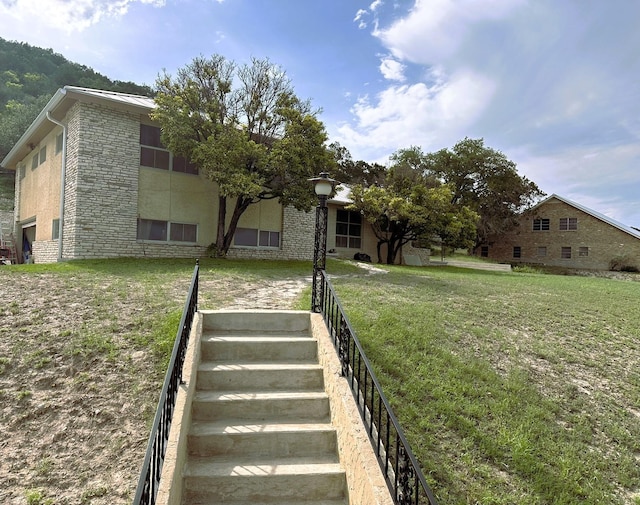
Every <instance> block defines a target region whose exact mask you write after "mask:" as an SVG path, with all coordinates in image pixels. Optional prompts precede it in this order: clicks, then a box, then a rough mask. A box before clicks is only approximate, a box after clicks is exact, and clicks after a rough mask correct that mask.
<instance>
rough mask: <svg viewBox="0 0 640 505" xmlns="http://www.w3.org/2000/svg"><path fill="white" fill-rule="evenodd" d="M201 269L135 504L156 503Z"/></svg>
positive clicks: (196, 272)
mask: <svg viewBox="0 0 640 505" xmlns="http://www.w3.org/2000/svg"><path fill="white" fill-rule="evenodd" d="M199 271H200V266H199V264H198V261H196V266H195V268H194V269H193V276H192V278H191V286H190V287H189V294H188V295H187V300H186V302H185V304H184V310H183V311H182V318H181V319H180V326H179V327H178V332H177V334H176V340H175V343H174V344H173V352H172V353H171V359H170V361H169V367H168V368H167V374H166V375H165V378H164V384H163V386H162V392H161V393H160V400H159V401H158V409H157V410H156V417H155V419H154V420H153V426H152V427H151V434H150V435H149V442H148V444H147V453H146V454H145V457H144V462H143V463H142V471H141V472H140V479H139V480H138V488H137V489H136V495H135V498H134V499H133V505H153V504H154V503H155V502H156V495H157V494H158V486H159V484H160V476H161V474H162V464H163V463H164V456H165V451H166V449H167V442H168V440H169V430H170V428H171V421H172V419H173V409H174V407H175V403H176V397H177V395H178V388H179V386H180V384H182V368H183V365H184V358H185V354H186V352H187V344H188V342H189V334H190V333H191V326H192V323H193V318H194V315H195V313H196V312H197V310H198V277H199Z"/></svg>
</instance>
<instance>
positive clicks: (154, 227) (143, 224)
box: [137, 219, 169, 241]
mask: <svg viewBox="0 0 640 505" xmlns="http://www.w3.org/2000/svg"><path fill="white" fill-rule="evenodd" d="M168 224H169V223H167V221H158V220H155V219H138V237H137V238H138V240H163V241H166V240H167V225H168Z"/></svg>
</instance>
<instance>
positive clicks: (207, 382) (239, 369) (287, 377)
mask: <svg viewBox="0 0 640 505" xmlns="http://www.w3.org/2000/svg"><path fill="white" fill-rule="evenodd" d="M197 388H198V389H199V390H204V389H207V390H215V391H225V390H226V391H229V390H230V389H233V390H234V391H248V390H253V391H255V390H264V391H271V390H291V389H294V388H295V389H296V390H306V391H309V390H320V391H321V390H323V389H324V379H323V375H322V367H321V366H320V365H318V364H301V363H235V362H229V363H218V362H204V363H201V364H200V366H199V367H198V379H197Z"/></svg>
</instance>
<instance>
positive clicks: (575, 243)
mask: <svg viewBox="0 0 640 505" xmlns="http://www.w3.org/2000/svg"><path fill="white" fill-rule="evenodd" d="M536 218H544V219H549V224H550V226H549V230H548V231H533V220H534V219H536ZM560 218H577V220H578V229H577V230H575V231H560V230H559V226H560ZM517 246H519V247H520V250H521V257H520V258H514V257H513V249H514V247H517ZM545 247H546V255H544V256H543V255H540V248H545ZM563 247H571V258H562V257H561V251H562V248H563ZM580 248H587V255H586V256H585V255H582V256H581V255H580V254H579V251H580ZM583 252H584V249H583ZM478 253H479V251H478ZM488 253H489V258H491V259H494V260H497V261H501V262H507V263H512V264H515V263H527V264H541V265H549V266H558V267H567V268H579V269H594V270H608V269H609V266H610V262H611V261H612V260H613V259H615V258H619V257H627V258H629V260H630V261H631V262H632V263H633V264H635V266H636V267H639V268H640V239H638V238H635V237H633V236H632V235H630V234H628V233H626V232H624V231H622V230H620V229H618V228H616V227H614V226H612V225H610V224H608V223H606V222H605V221H602V220H600V219H598V218H596V217H594V216H592V215H590V214H588V213H586V212H583V211H581V210H580V209H577V208H575V207H573V206H571V205H568V204H566V203H565V202H563V201H561V200H558V199H555V198H552V199H551V200H549V201H548V202H545V203H543V204H541V205H540V206H539V207H537V208H536V209H534V210H533V211H531V212H528V213H525V214H524V215H523V216H522V217H521V218H520V221H519V226H518V227H517V228H516V229H514V230H513V231H512V232H510V233H508V234H505V235H502V236H496V237H491V238H490V240H489V241H488Z"/></svg>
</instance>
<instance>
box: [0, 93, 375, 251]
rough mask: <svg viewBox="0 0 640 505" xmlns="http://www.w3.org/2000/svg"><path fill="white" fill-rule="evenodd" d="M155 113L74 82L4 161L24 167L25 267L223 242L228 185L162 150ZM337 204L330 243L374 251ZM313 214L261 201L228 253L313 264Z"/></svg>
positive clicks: (19, 213)
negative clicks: (221, 192) (221, 191)
mask: <svg viewBox="0 0 640 505" xmlns="http://www.w3.org/2000/svg"><path fill="white" fill-rule="evenodd" d="M154 106H155V104H154V101H153V99H151V98H147V97H143V96H137V95H129V94H123V93H115V92H111V91H103V90H95V89H88V88H79V87H74V86H65V87H64V88H63V89H60V90H58V92H57V93H56V94H55V95H54V96H53V97H52V98H51V100H50V101H49V103H48V104H47V105H46V107H45V108H44V109H43V110H42V112H41V113H40V114H39V115H38V117H37V118H36V119H35V121H34V122H33V123H32V124H31V126H30V127H29V128H28V129H27V131H26V132H25V133H24V134H23V135H22V137H21V138H20V140H19V141H18V143H17V144H16V145H15V146H14V147H13V148H12V150H11V151H10V152H9V153H8V154H7V156H6V157H5V158H4V160H2V163H1V165H2V166H3V167H5V168H8V169H11V170H15V171H16V172H17V173H16V186H15V211H14V219H13V223H11V226H12V228H13V230H14V234H15V236H16V237H17V240H16V242H17V243H21V244H23V247H22V249H23V251H21V252H22V253H24V255H23V260H27V259H29V260H30V261H34V262H38V263H47V262H56V261H62V260H69V259H86V258H109V257H143V256H146V257H198V256H203V255H204V254H205V252H206V248H207V246H209V245H210V244H211V243H212V242H213V241H214V239H215V227H216V223H217V215H218V208H217V205H218V198H217V186H216V185H215V183H213V182H212V181H210V180H209V179H207V178H206V177H205V176H204V175H203V174H201V173H199V172H198V170H197V168H196V167H194V166H192V165H191V164H190V163H188V162H187V161H186V160H185V159H184V158H180V157H178V156H174V155H173V154H172V153H171V152H169V151H167V150H166V149H165V148H164V147H163V146H162V144H161V142H160V129H159V128H158V126H157V125H156V124H154V123H153V122H152V121H151V119H150V118H149V112H150V111H151V110H152V109H153V108H154ZM233 203H234V202H231V204H233ZM329 203H330V205H329V229H328V237H327V248H328V249H330V250H332V251H335V254H336V255H338V256H343V257H353V255H354V253H356V252H365V253H367V254H369V255H371V256H373V254H374V253H375V237H373V234H372V233H371V232H370V230H368V227H365V226H364V223H361V222H360V221H359V218H360V216H359V215H356V214H355V213H352V212H349V211H346V210H344V209H343V207H344V205H345V202H344V201H341V200H340V199H337V200H332V201H330V202H329ZM227 215H230V212H228V213H227ZM314 219H315V214H314V213H313V212H311V213H304V212H299V211H297V210H295V209H294V208H292V207H286V208H283V207H282V206H281V205H280V204H279V203H278V202H277V201H276V200H269V201H263V202H261V203H259V204H255V205H252V206H251V207H249V209H248V210H247V211H246V212H245V214H244V215H243V216H242V218H241V219H240V222H239V224H238V230H237V232H236V235H235V238H234V243H233V246H232V248H231V249H230V251H229V256H230V257H242V258H262V259H301V260H310V259H312V258H313V240H314Z"/></svg>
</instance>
